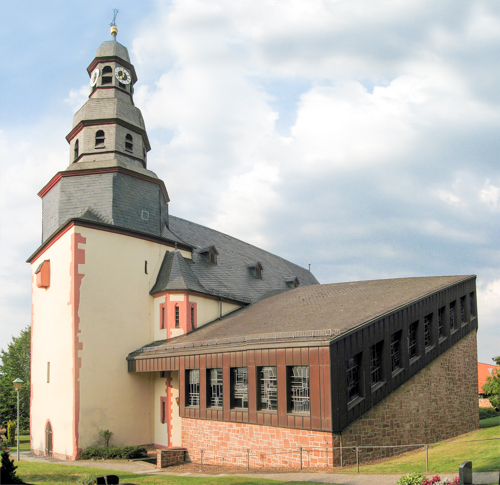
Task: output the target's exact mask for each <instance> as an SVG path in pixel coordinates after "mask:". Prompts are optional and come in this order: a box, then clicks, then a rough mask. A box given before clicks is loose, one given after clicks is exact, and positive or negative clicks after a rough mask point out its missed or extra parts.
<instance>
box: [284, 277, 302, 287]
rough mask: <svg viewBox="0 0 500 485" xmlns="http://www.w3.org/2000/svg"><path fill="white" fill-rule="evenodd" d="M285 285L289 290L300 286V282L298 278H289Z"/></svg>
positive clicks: (286, 279)
mask: <svg viewBox="0 0 500 485" xmlns="http://www.w3.org/2000/svg"><path fill="white" fill-rule="evenodd" d="M285 283H286V287H287V288H297V286H299V285H300V281H299V279H298V278H297V277H296V276H288V277H286V278H285Z"/></svg>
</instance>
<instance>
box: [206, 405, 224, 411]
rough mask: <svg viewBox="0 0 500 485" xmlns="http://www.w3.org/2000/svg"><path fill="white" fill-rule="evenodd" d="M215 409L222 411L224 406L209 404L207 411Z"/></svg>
mask: <svg viewBox="0 0 500 485" xmlns="http://www.w3.org/2000/svg"><path fill="white" fill-rule="evenodd" d="M209 409H213V410H214V411H222V406H207V411H208V410H209Z"/></svg>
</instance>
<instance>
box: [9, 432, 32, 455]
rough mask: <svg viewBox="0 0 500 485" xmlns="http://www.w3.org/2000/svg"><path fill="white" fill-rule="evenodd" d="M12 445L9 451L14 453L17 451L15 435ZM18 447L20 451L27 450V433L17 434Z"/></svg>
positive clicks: (28, 444) (28, 445)
mask: <svg viewBox="0 0 500 485" xmlns="http://www.w3.org/2000/svg"><path fill="white" fill-rule="evenodd" d="M12 445H13V446H11V447H10V453H11V455H12V453H15V452H16V451H17V436H16V439H15V440H14V443H12ZM19 449H20V450H21V451H23V450H24V451H29V449H30V436H29V435H21V436H19Z"/></svg>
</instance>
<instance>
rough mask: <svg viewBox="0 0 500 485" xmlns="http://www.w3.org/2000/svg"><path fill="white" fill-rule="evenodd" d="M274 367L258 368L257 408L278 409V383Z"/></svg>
mask: <svg viewBox="0 0 500 485" xmlns="http://www.w3.org/2000/svg"><path fill="white" fill-rule="evenodd" d="M276 376H277V374H276V367H261V368H260V369H259V389H258V391H257V399H258V400H259V402H258V409H260V410H266V411H276V410H277V409H278V385H277V380H276Z"/></svg>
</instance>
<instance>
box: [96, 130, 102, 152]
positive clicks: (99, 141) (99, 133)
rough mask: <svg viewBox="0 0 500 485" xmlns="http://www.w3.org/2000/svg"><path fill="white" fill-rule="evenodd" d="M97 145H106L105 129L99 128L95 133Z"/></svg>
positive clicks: (97, 146) (100, 146) (98, 146)
mask: <svg viewBox="0 0 500 485" xmlns="http://www.w3.org/2000/svg"><path fill="white" fill-rule="evenodd" d="M95 147H96V148H103V147H104V131H102V130H98V131H96V134H95Z"/></svg>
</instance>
